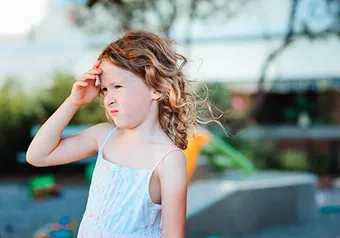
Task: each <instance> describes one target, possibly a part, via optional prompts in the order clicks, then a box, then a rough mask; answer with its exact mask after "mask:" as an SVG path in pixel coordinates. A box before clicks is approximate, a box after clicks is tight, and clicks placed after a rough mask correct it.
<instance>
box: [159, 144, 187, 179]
mask: <svg viewBox="0 0 340 238" xmlns="http://www.w3.org/2000/svg"><path fill="white" fill-rule="evenodd" d="M158 173H159V179H160V181H161V182H162V180H163V182H165V181H167V182H166V183H173V184H174V185H175V184H177V185H179V184H182V185H186V183H187V176H188V175H187V157H186V156H185V154H184V152H183V151H182V150H180V149H174V150H171V152H169V153H167V154H166V156H165V157H164V158H163V161H162V163H161V165H160V168H159V172H158Z"/></svg>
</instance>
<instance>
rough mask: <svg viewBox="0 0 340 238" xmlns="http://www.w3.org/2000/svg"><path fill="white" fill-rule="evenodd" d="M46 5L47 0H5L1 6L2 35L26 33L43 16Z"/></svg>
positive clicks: (0, 32)
mask: <svg viewBox="0 0 340 238" xmlns="http://www.w3.org/2000/svg"><path fill="white" fill-rule="evenodd" d="M18 6H20V7H18ZM46 6H47V1H46V0H33V1H27V0H11V1H4V2H3V3H2V4H1V8H0V36H1V35H22V34H25V33H26V32H28V31H29V29H30V28H31V27H32V25H35V24H37V23H38V22H39V21H40V20H41V19H42V18H43V16H44V14H45V9H46Z"/></svg>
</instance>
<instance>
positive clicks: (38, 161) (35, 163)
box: [26, 152, 46, 167]
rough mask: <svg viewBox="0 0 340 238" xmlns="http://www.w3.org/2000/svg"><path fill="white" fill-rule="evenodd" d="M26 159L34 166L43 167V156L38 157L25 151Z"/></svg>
mask: <svg viewBox="0 0 340 238" xmlns="http://www.w3.org/2000/svg"><path fill="white" fill-rule="evenodd" d="M26 161H27V163H29V164H30V165H33V166H35V167H45V166H46V165H45V163H43V158H39V156H33V155H32V154H31V153H28V152H27V153H26Z"/></svg>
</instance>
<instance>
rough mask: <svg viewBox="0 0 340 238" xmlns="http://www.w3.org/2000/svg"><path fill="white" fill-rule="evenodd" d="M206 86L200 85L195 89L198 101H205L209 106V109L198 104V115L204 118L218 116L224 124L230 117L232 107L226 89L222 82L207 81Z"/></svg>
mask: <svg viewBox="0 0 340 238" xmlns="http://www.w3.org/2000/svg"><path fill="white" fill-rule="evenodd" d="M205 85H206V87H204V86H200V88H199V89H198V90H197V91H196V94H197V95H196V96H197V98H198V100H200V101H206V102H208V103H209V104H210V106H211V108H210V109H211V111H210V109H209V107H208V106H207V105H202V106H200V105H199V106H198V110H199V116H200V117H201V118H204V119H211V118H212V115H213V117H214V118H218V121H220V122H221V123H222V124H224V123H225V122H226V121H227V120H228V119H229V117H230V113H229V112H230V111H231V109H232V105H231V98H230V96H229V94H228V91H227V89H226V88H225V86H224V84H222V83H207V84H205Z"/></svg>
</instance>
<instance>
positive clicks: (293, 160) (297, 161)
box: [281, 150, 310, 171]
mask: <svg viewBox="0 0 340 238" xmlns="http://www.w3.org/2000/svg"><path fill="white" fill-rule="evenodd" d="M281 163H282V166H283V168H285V169H289V170H300V171H308V170H309V169H310V165H309V161H308V156H307V154H306V153H305V152H302V151H297V150H286V151H284V152H283V153H282V155H281Z"/></svg>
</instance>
